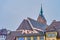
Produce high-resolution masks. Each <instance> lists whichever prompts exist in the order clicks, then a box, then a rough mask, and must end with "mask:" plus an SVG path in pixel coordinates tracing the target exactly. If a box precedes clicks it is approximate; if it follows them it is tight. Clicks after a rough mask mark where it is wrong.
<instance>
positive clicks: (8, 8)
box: [0, 0, 60, 30]
mask: <svg viewBox="0 0 60 40" xmlns="http://www.w3.org/2000/svg"><path fill="white" fill-rule="evenodd" d="M41 3H42V6H43V12H44V13H43V14H44V16H45V18H46V20H47V24H51V22H52V21H53V20H57V21H59V20H60V0H0V29H2V28H7V29H9V30H16V29H17V28H18V27H19V25H20V24H21V22H22V21H23V19H26V18H27V17H30V18H33V19H35V20H36V19H37V17H38V15H39V12H40V7H41Z"/></svg>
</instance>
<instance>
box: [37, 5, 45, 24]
mask: <svg viewBox="0 0 60 40" xmlns="http://www.w3.org/2000/svg"><path fill="white" fill-rule="evenodd" d="M37 21H38V22H40V23H43V24H46V19H45V17H44V15H43V10H42V4H41V10H40V13H39V16H38V18H37Z"/></svg>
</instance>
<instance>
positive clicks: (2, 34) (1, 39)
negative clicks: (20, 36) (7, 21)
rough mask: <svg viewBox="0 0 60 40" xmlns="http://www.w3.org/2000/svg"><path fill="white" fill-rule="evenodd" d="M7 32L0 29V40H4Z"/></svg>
mask: <svg viewBox="0 0 60 40" xmlns="http://www.w3.org/2000/svg"><path fill="white" fill-rule="evenodd" d="M9 32H10V31H9V30H7V29H0V40H5V39H6V36H7V35H8V34H9Z"/></svg>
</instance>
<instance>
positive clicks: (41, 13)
mask: <svg viewBox="0 0 60 40" xmlns="http://www.w3.org/2000/svg"><path fill="white" fill-rule="evenodd" d="M40 15H41V16H42V15H43V10H42V4H41V10H40Z"/></svg>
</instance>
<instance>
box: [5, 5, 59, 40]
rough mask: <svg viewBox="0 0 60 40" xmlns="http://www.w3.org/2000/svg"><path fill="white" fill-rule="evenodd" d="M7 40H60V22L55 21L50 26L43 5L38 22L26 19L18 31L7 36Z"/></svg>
mask: <svg viewBox="0 0 60 40" xmlns="http://www.w3.org/2000/svg"><path fill="white" fill-rule="evenodd" d="M6 40H60V21H56V20H53V22H52V23H51V24H50V25H48V24H47V21H46V19H45V17H44V15H43V10H42V5H41V10H40V13H39V16H38V18H37V20H34V19H32V18H29V17H28V18H27V19H24V20H23V21H22V23H21V24H20V25H19V27H18V28H17V29H16V31H11V32H10V33H9V34H8V35H7V37H6Z"/></svg>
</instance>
